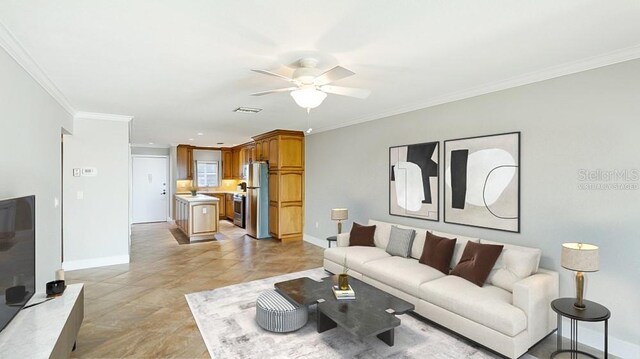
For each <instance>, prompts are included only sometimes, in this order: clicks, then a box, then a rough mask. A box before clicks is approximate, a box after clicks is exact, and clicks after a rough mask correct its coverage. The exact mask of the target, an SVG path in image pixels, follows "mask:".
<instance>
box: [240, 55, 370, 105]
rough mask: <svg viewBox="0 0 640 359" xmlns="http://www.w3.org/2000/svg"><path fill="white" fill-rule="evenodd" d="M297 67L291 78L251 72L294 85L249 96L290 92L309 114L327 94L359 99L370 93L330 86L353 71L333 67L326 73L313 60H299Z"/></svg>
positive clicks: (260, 71) (264, 72)
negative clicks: (273, 77)
mask: <svg viewBox="0 0 640 359" xmlns="http://www.w3.org/2000/svg"><path fill="white" fill-rule="evenodd" d="M298 65H299V67H298V68H297V69H296V70H295V71H294V72H293V75H292V76H291V77H287V76H283V75H280V74H277V73H275V72H271V71H266V70H251V71H255V72H258V73H261V74H265V75H270V76H275V77H278V78H281V79H283V80H285V81H288V82H291V83H292V84H294V85H295V86H292V87H285V88H280V89H275V90H269V91H262V92H256V93H252V94H251V96H262V95H268V94H272V93H278V92H290V93H291V97H293V100H294V101H295V102H296V103H297V104H298V106H300V107H302V108H306V109H307V112H309V111H311V109H312V108H316V107H318V106H320V104H321V103H322V101H324V99H325V98H326V97H327V94H328V93H331V94H336V95H342V96H349V97H357V98H361V99H364V98H367V97H368V96H369V94H370V93H371V91H370V90H366V89H360V88H354V87H343V86H333V85H330V84H331V83H333V82H335V81H338V80H341V79H343V78H345V77H349V76H352V75H355V73H354V72H353V71H350V70H347V69H345V68H344V67H342V66H335V67H334V68H332V69H329V70H327V71H322V70H321V69H319V68H317V67H316V66H317V65H318V60H316V59H313V58H303V59H300V60H299V61H298Z"/></svg>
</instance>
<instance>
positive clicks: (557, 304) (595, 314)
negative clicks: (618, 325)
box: [550, 298, 611, 359]
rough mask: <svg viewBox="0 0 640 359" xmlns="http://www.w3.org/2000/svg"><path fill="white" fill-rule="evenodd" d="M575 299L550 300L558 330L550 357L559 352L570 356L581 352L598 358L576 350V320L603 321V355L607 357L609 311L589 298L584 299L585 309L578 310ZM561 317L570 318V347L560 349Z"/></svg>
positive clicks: (589, 355) (590, 355) (575, 356)
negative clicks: (555, 343) (556, 318)
mask: <svg viewBox="0 0 640 359" xmlns="http://www.w3.org/2000/svg"><path fill="white" fill-rule="evenodd" d="M575 301H576V299H575V298H559V299H556V300H554V301H553V302H551V309H553V311H554V312H556V314H557V315H558V332H557V333H556V335H557V337H558V341H557V345H558V348H557V350H556V351H555V352H553V353H551V356H550V358H554V357H555V356H556V355H557V354H560V353H571V358H577V357H578V354H582V355H585V356H588V357H590V358H595V359H598V358H597V357H595V356H594V355H592V354H589V353H586V352H584V351H581V350H578V322H604V357H605V359H607V358H608V356H609V318H610V317H611V312H610V311H609V309H607V308H606V307H604V306H602V305H600V304H598V303H595V302H592V301H590V300H585V301H584V304H585V305H586V308H585V309H583V310H578V309H576V308H575V307H574V306H573V303H575ZM562 317H565V318H569V319H570V320H571V348H570V349H562Z"/></svg>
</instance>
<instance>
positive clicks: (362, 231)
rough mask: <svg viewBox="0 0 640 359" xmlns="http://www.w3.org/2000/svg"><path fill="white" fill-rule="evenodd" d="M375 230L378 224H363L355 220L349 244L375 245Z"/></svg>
mask: <svg viewBox="0 0 640 359" xmlns="http://www.w3.org/2000/svg"><path fill="white" fill-rule="evenodd" d="M375 232H376V226H363V225H361V224H358V223H356V222H353V226H352V227H351V233H349V246H365V247H375V244H374V243H373V235H374V233H375Z"/></svg>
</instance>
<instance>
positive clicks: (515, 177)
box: [444, 132, 520, 232]
mask: <svg viewBox="0 0 640 359" xmlns="http://www.w3.org/2000/svg"><path fill="white" fill-rule="evenodd" d="M444 166H445V172H444V176H445V185H444V221H445V222H446V223H455V224H463V225H467V226H474V227H482V228H491V229H497V230H502V231H508V232H520V132H512V133H504V134H498V135H490V136H480V137H470V138H461V139H456V140H448V141H444Z"/></svg>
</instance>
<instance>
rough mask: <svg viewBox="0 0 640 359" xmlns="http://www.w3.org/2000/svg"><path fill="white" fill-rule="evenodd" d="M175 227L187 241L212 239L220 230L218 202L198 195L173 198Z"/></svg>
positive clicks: (212, 198) (216, 199) (214, 198)
mask: <svg viewBox="0 0 640 359" xmlns="http://www.w3.org/2000/svg"><path fill="white" fill-rule="evenodd" d="M175 213H176V218H175V220H176V225H177V226H178V228H180V230H181V231H182V232H183V233H184V234H185V235H186V236H187V238H189V241H194V240H202V239H213V238H214V237H215V235H216V233H218V231H219V230H220V222H219V218H218V216H219V213H220V200H219V199H218V198H216V197H211V196H206V195H201V194H198V195H196V196H192V195H180V194H178V195H176V196H175Z"/></svg>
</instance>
